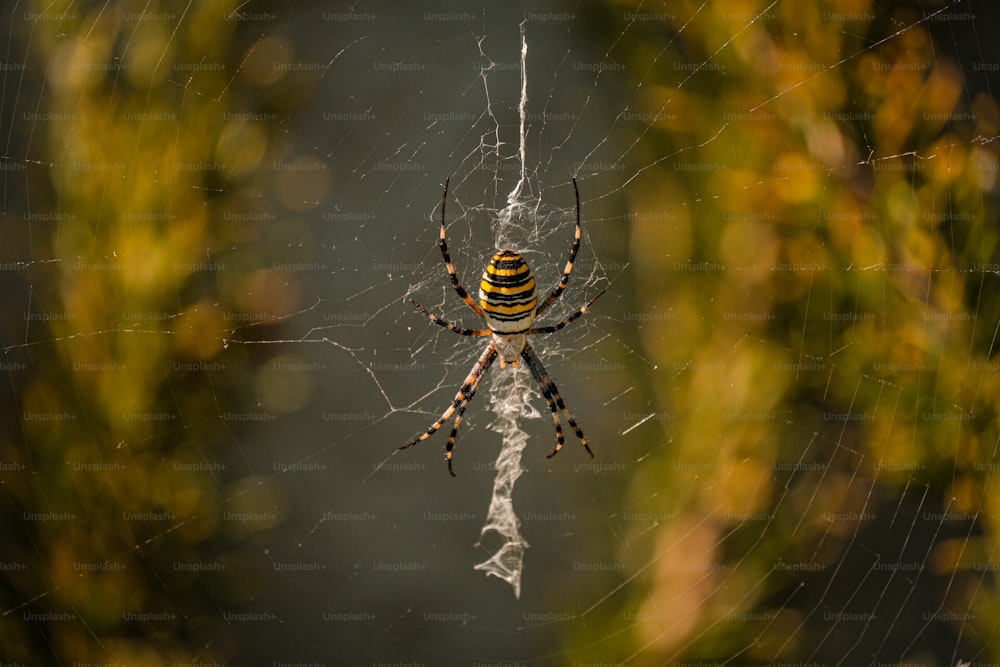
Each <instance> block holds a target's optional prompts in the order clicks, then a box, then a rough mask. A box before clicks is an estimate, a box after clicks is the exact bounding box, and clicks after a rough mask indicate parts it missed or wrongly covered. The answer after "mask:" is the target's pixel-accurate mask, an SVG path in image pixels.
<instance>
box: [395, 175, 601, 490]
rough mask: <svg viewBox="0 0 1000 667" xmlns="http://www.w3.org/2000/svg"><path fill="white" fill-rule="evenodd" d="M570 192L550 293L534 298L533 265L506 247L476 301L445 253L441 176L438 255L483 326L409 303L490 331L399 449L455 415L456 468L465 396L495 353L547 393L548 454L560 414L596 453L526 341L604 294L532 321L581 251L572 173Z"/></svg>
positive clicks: (477, 332) (559, 438)
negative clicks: (562, 263)
mask: <svg viewBox="0 0 1000 667" xmlns="http://www.w3.org/2000/svg"><path fill="white" fill-rule="evenodd" d="M573 192H574V194H575V195H576V233H575V235H574V237H573V245H572V246H570V250H569V259H568V260H567V261H566V267H565V268H564V269H563V275H562V279H561V280H560V281H559V284H558V285H556V286H555V287H554V288H553V289H552V292H551V294H549V296H548V298H546V299H545V301H543V302H542V303H541V304H539V303H538V290H537V289H536V287H535V277H534V276H533V275H532V273H531V268H530V267H529V266H528V263H527V262H525V261H524V258H523V257H521V255H520V254H518V253H517V252H515V251H513V250H510V249H508V248H505V249H503V250H501V251H499V252H498V253H496V254H495V255H493V259H491V260H490V263H489V264H487V266H486V270H485V271H483V279H482V282H480V284H479V302H478V303H476V302H475V301H473V299H472V297H471V296H469V293H468V292H466V291H465V288H464V287H462V285H461V283H460V282H459V280H458V274H457V273H456V271H455V265H454V264H453V263H452V261H451V256H450V255H449V254H448V243H447V240H446V237H445V227H444V220H445V217H444V209H445V203H446V202H447V199H448V182H447V181H445V185H444V194H442V195H441V236H440V242H439V246H440V247H441V255H442V256H443V257H444V263H445V266H446V267H447V269H448V276H449V277H450V278H451V284H452V286H453V287H454V288H455V291H456V292H457V293H458V296H459V297H461V298H462V300H463V301H465V303H466V304H467V305H468V306H469V308H471V309H472V310H473V311H474V312H475V313H476V314H477V315H479V316H480V317H481V318H483V319H484V320H485V321H486V327H487V328H485V329H465V328H462V327H458V326H455V325H454V324H451V323H450V322H447V321H445V320H443V319H442V318H440V317H438V316H437V315H434V314H432V313H431V312H429V311H428V310H427V309H426V308H424V307H423V306H421V305H420V304H419V303H417V302H416V301H414V302H413V303H414V305H416V307H417V308H419V309H420V311H421V312H422V313H424V315H426V316H427V317H428V318H430V320H431V322H434V323H435V324H437V325H440V326H442V327H444V328H446V329H448V330H450V331H454V332H455V333H457V334H460V335H462V336H489V337H490V342H489V344H488V345H487V346H486V349H485V350H484V351H483V353H482V355H480V357H479V359H478V360H477V361H476V365H475V366H473V367H472V371H471V372H470V373H469V376H468V377H467V378H466V379H465V382H463V383H462V386H461V387H460V388H459V390H458V393H457V394H456V395H455V398H454V400H453V401H452V402H451V405H450V406H449V407H448V409H447V410H445V411H444V414H442V415H441V417H440V418H439V419H438V420H437V421H436V422H434V423H433V424H431V426H430V428H428V429H427V431H425V432H424V433H423V434H422V435H420V436H419V437H417V438H415V439H413V440H411V441H410V442H408V443H406V444H405V445H403V446H402V447H400V449H406V448H407V447H412V446H413V445H415V444H417V443H418V442H421V441H422V440H426V439H427V438H429V437H430V436H431V435H433V434H434V433H435V432H436V431H437V430H438V429H440V428H441V426H442V425H444V423H445V422H446V421H448V419H450V418H451V416H452V415H453V414H454V415H455V423H454V425H453V426H452V429H451V435H450V436H449V438H448V444H447V446H446V450H447V460H448V472H450V473H451V474H452V475H454V474H455V473H454V472H453V471H452V469H451V456H452V450H453V449H454V447H455V437H456V436H457V435H458V428H459V426H461V424H462V414H463V413H464V412H465V408H466V407H468V405H469V401H471V400H472V397H473V396H475V394H476V390H477V389H478V388H479V383H480V381H481V380H482V379H483V376H484V375H485V374H486V371H487V369H489V367H490V366H491V365H492V364H493V362H494V361H496V360H497V358H499V359H500V367H501V368H506V366H507V364H511V365H512V366H514V367H517V365H518V363H519V362H520V360H521V359H524V361H525V363H526V364H527V366H528V369H529V370H530V371H531V375H532V377H534V378H535V381H536V382H537V383H538V387H539V389H540V390H541V392H542V396H544V397H545V400H546V402H547V403H548V404H549V409H550V410H551V411H552V421H553V423H554V425H555V429H556V446H555V449H553V450H552V453H551V454H549V456H550V457H552V456H555V455H556V453H558V452H559V450H560V449H562V447H563V442H564V439H563V432H562V422H561V420H560V417H559V415H560V414H562V416H563V417H564V418H565V419H566V422H567V423H568V424H569V425H570V427H571V428H572V429H573V432H574V433H576V437H578V438H579V439H580V443H581V444H582V445H583V446H584V448H585V449H586V450H587V453H588V454H590V455H591V456H593V455H594V453H593V452H591V451H590V447H589V446H587V439H586V438H585V437H584V436H583V431H582V430H580V427H579V426H577V424H576V421H575V420H574V419H573V415H571V414H570V412H569V409H568V408H567V407H566V404H565V403H563V400H562V397H561V396H560V395H559V390H558V389H557V388H556V385H555V382H553V381H552V378H551V377H550V376H549V373H548V371H546V370H545V367H544V366H543V365H542V362H541V360H540V359H539V358H538V355H536V354H535V351H534V350H533V349H532V347H531V344H530V343H529V342H528V336H531V335H533V334H548V333H553V332H555V331H559V330H560V329H562V328H563V327H565V326H566V325H567V324H569V323H570V322H572V321H573V320H575V319H577V318H578V317H580V316H581V315H583V314H584V313H586V312H587V309H588V308H589V307H590V305H591V304H592V303H594V301H596V300H597V298H598V297H599V296H601V294H603V293H604V292H603V291H602V292H600V293H599V294H598V295H597V296H595V297H594V298H593V299H591V300H590V301H588V302H587V303H586V304H584V305H583V306H582V307H581V308H580V309H579V310H577V311H576V312H574V313H573V314H572V315H570V316H569V317H567V318H566V319H564V320H562V321H561V322H559V323H557V324H553V325H551V326H546V327H532V326H531V325H532V324H534V322H535V318H536V317H537V316H538V315H541V314H542V312H544V311H545V310H546V309H547V308H548V307H549V306H551V305H552V304H553V303H555V301H556V299H558V298H559V297H560V296H562V293H563V290H565V289H566V285H567V284H568V283H569V276H570V273H572V271H573V262H574V261H575V260H576V253H577V252H578V251H579V250H580V191H579V190H578V189H577V187H576V179H575V178H574V179H573Z"/></svg>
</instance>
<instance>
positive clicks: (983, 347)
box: [567, 0, 1000, 665]
mask: <svg viewBox="0 0 1000 667" xmlns="http://www.w3.org/2000/svg"><path fill="white" fill-rule="evenodd" d="M937 8H938V7H933V8H931V9H932V10H933V9H937ZM650 12H652V13H654V14H656V15H657V16H658V17H659V18H658V19H657V20H645V18H644V17H645V16H646V15H648V14H649V13H650ZM658 12H659V13H658ZM922 16H923V14H921V13H919V12H918V11H916V10H915V9H913V8H910V6H909V4H908V3H890V4H889V5H888V6H886V5H885V4H878V5H876V4H875V3H871V2H867V1H865V0H849V1H848V0H845V1H840V2H830V1H826V2H819V3H776V4H772V5H768V4H767V3H760V2H734V1H731V0H730V1H727V0H710V1H709V2H700V1H699V2H683V1H682V2H671V3H669V4H665V5H663V6H662V7H657V8H656V9H653V8H651V7H650V6H649V5H648V4H646V3H639V2H620V3H617V4H616V5H613V6H610V7H608V8H607V10H606V14H604V15H603V17H602V18H601V19H600V21H599V22H598V21H595V24H597V23H600V25H601V26H602V29H606V30H607V34H609V35H613V36H614V41H615V49H614V51H613V52H611V53H609V58H610V57H613V58H614V59H615V60H616V61H620V62H623V63H624V66H625V67H624V69H625V71H627V72H629V73H632V74H633V75H634V76H636V77H641V88H640V87H639V86H638V84H639V81H638V80H636V81H634V82H633V83H634V85H635V86H636V90H638V95H636V97H635V98H634V100H633V102H632V103H630V107H629V111H630V112H631V113H633V114H634V115H635V117H636V118H638V119H640V121H641V120H644V119H650V120H651V125H652V127H651V128H649V129H646V126H645V125H643V124H641V123H640V125H641V126H642V127H643V133H642V136H641V141H640V142H639V144H638V145H637V146H636V149H635V153H634V154H632V155H630V159H631V160H634V161H635V162H636V163H637V164H640V165H642V164H648V165H653V166H652V167H651V168H648V169H645V170H643V171H642V172H641V173H640V175H639V177H638V178H636V179H635V180H634V181H633V182H632V183H631V184H630V185H629V186H628V187H627V188H626V191H625V194H626V198H627V206H628V215H629V220H630V235H631V251H630V260H631V262H632V266H633V268H634V271H635V285H636V292H637V300H638V301H637V304H638V307H637V310H638V312H639V313H644V314H647V315H648V314H653V315H656V314H659V316H649V317H642V318H636V319H637V320H639V321H642V322H643V325H642V326H641V330H640V336H641V339H642V341H643V344H644V350H645V352H644V354H645V355H647V356H648V357H649V359H650V360H651V362H652V363H655V364H656V365H657V366H658V367H659V368H661V369H678V368H683V369H686V370H684V371H683V372H679V373H660V374H659V375H658V377H661V378H662V379H663V382H662V383H654V384H652V386H649V387H648V389H649V391H650V393H651V395H652V396H653V397H655V403H656V407H655V409H656V410H658V411H659V412H658V414H666V415H675V416H676V418H675V419H661V420H657V423H659V424H661V425H662V439H663V441H664V442H668V443H669V444H668V445H667V446H665V447H664V446H661V445H660V444H659V443H656V444H655V446H651V447H650V448H649V450H651V451H655V452H658V456H657V457H655V458H649V459H644V465H643V466H642V467H641V468H640V469H638V471H637V475H636V477H635V479H634V481H633V484H632V487H631V490H630V493H629V498H627V499H626V500H625V504H624V506H625V507H626V508H628V509H629V510H631V511H633V512H643V513H650V515H652V516H661V517H669V518H668V519H667V520H664V521H661V522H660V523H659V526H658V527H657V528H655V529H653V530H650V529H649V527H648V526H647V525H645V524H643V525H642V527H641V528H636V527H634V526H630V527H629V528H623V530H624V531H625V532H626V533H627V534H628V537H627V539H624V540H623V542H622V548H621V551H620V553H619V555H618V558H619V559H620V560H621V561H622V562H624V563H627V567H626V568H625V571H626V572H635V571H638V572H641V574H640V576H639V577H638V579H636V580H634V581H631V582H630V584H631V586H630V587H629V590H631V591H632V593H633V594H632V596H631V598H630V599H624V597H622V599H620V601H619V606H617V607H616V606H615V605H612V604H608V605H604V606H601V607H599V608H597V609H595V610H594V611H593V614H592V615H599V616H598V623H597V625H598V626H600V627H619V626H620V627H623V628H627V637H628V646H627V648H623V647H622V646H621V645H620V644H616V643H614V642H607V643H600V644H598V645H597V646H596V647H595V645H594V642H593V637H592V636H591V635H589V634H587V635H584V634H579V635H577V634H574V635H573V640H572V642H571V644H572V645H574V646H579V647H581V648H580V649H579V650H578V651H576V652H575V653H571V655H570V656H569V660H570V661H573V660H575V661H577V662H587V661H591V662H600V661H607V662H614V661H617V660H622V658H623V657H624V656H626V655H629V656H632V657H633V658H634V659H635V662H634V664H642V665H664V664H715V663H714V662H713V661H726V664H775V663H793V664H797V663H796V661H802V660H813V661H817V660H818V661H819V662H820V663H822V664H833V663H836V662H838V660H842V659H844V658H845V657H846V656H848V655H853V656H855V657H857V659H858V660H862V659H864V660H870V659H872V656H879V657H880V658H881V657H889V656H890V655H893V656H895V657H896V658H897V659H903V658H907V659H911V660H915V661H917V663H918V664H924V665H932V664H936V665H940V664H949V663H948V662H947V660H948V659H949V656H951V653H950V652H951V651H952V650H953V647H954V646H955V645H956V643H958V644H959V645H961V646H962V647H963V648H965V649H967V650H968V651H969V652H970V653H969V655H979V656H980V658H981V659H985V658H984V656H989V659H991V660H993V661H996V660H1000V642H998V641H997V638H996V632H995V626H994V623H995V619H996V618H997V615H998V612H1000V610H998V609H997V603H996V600H997V599H998V596H997V591H996V587H995V585H994V583H993V580H992V577H990V576H989V575H986V574H984V572H983V570H984V568H983V567H982V565H983V564H984V563H988V562H989V561H990V560H995V558H996V550H997V534H996V531H995V529H994V527H993V525H992V519H991V517H994V516H996V515H997V510H998V509H1000V508H998V507H997V504H998V502H1000V496H998V494H997V493H996V492H995V491H994V488H993V485H992V483H993V482H994V481H995V480H996V473H995V472H991V471H993V470H996V469H997V463H998V461H997V458H996V455H997V450H996V442H997V435H998V433H997V423H996V407H995V406H996V405H997V404H998V401H1000V394H998V390H1000V386H998V380H997V377H998V376H997V373H996V370H995V364H994V363H993V362H991V357H992V355H993V354H994V353H995V347H996V344H995V334H996V321H997V315H998V314H1000V311H998V306H1000V293H998V292H997V291H996V289H995V285H996V275H997V270H996V269H995V268H991V267H996V262H997V232H998V230H997V225H996V220H997V211H996V207H995V201H994V200H993V199H992V198H991V196H990V193H991V192H992V191H995V187H996V183H995V179H996V173H997V171H996V167H997V164H998V151H997V145H996V143H995V138H996V137H997V134H998V128H1000V123H998V118H1000V115H998V107H997V100H995V99H994V98H992V97H990V96H989V95H988V94H987V93H986V92H979V93H974V94H967V88H966V86H965V82H964V81H963V72H962V63H959V62H957V61H956V60H955V59H954V58H952V57H949V56H947V55H945V54H943V53H942V52H941V50H940V48H939V47H938V46H936V45H935V44H934V41H933V38H932V35H931V32H930V28H931V23H930V22H920V19H921V18H922ZM630 17H632V19H630ZM636 17H638V18H636ZM902 27H905V28H906V29H905V30H901V28H902ZM966 28H967V29H969V30H971V29H972V26H971V25H968V26H966ZM956 39H957V40H961V39H962V38H961V36H959V37H956ZM966 66H968V64H966ZM663 285H667V286H669V288H668V289H662V286H663ZM647 287H648V289H647ZM633 453H634V454H635V455H636V456H641V455H643V454H645V452H633ZM922 513H928V515H929V519H928V520H924V519H922V518H921V514H922ZM945 513H948V514H947V515H948V516H956V517H971V516H976V517H978V519H977V521H976V527H975V529H974V530H973V529H970V528H968V527H967V526H966V527H965V528H962V526H963V525H966V524H967V523H968V522H965V523H963V522H961V521H959V522H957V523H956V522H950V521H949V520H948V519H943V520H942V519H941V518H940V517H941V516H942V515H945ZM893 519H895V522H893ZM633 523H634V522H633ZM949 526H956V528H954V529H951V528H949ZM970 531H971V536H970ZM911 550H912V553H911ZM913 560H917V561H921V560H922V561H923V565H924V568H925V569H923V570H922V571H921V572H918V573H916V574H914V573H912V572H911V573H909V574H907V573H905V572H903V571H901V570H899V569H898V568H901V567H903V565H898V564H899V563H900V562H904V561H905V563H904V565H905V564H910V561H913ZM976 563H978V564H979V567H977V566H976V565H975V564H976ZM875 564H880V565H879V566H878V567H882V568H883V569H882V570H879V569H878V567H877V566H876V565H875ZM893 564H897V571H896V576H895V580H894V581H888V580H887V579H886V577H888V575H886V577H881V576H880V575H879V574H877V573H878V572H883V573H884V572H886V571H887V569H888V570H891V568H892V567H893ZM986 569H988V568H986ZM917 574H920V576H919V577H918V576H917ZM866 579H868V580H869V581H868V582H867V583H866V582H865V580H866ZM913 582H916V583H913ZM883 585H884V586H885V587H884V588H882V587H883ZM900 588H902V589H903V590H902V591H900V590H897V589H900ZM845 610H846V611H845ZM866 612H867V613H870V614H872V615H873V616H872V619H868V621H867V622H862V623H858V622H846V623H838V622H836V621H837V619H838V618H840V617H838V616H837V614H845V613H856V614H864V613H866ZM831 613H832V614H834V615H833V616H829V614H831ZM948 613H952V614H954V617H953V619H954V622H951V621H948V620H947V619H945V620H943V621H941V622H940V623H939V622H938V621H937V620H936V619H937V618H939V616H934V615H933V614H939V615H940V614H948ZM925 614H931V616H930V617H928V616H924V615H925ZM844 618H851V617H850V616H845V617H844ZM857 618H863V617H860V616H859V617H857ZM970 618H971V619H973V620H971V621H969V619H970ZM928 619H930V620H928ZM588 625H589V624H588ZM928 626H933V627H934V628H935V630H934V632H933V633H927V634H934V636H937V637H938V638H939V641H938V646H937V648H938V649H939V650H940V651H942V652H943V654H941V655H938V654H936V653H935V650H934V648H933V646H932V644H931V643H930V640H923V641H921V640H919V639H918V638H919V637H921V636H922V635H923V633H924V632H925V631H926V630H927V627H928ZM940 626H947V627H950V631H945V632H944V635H945V636H948V634H949V632H950V637H951V639H948V640H945V641H940V637H941V635H940V634H939V632H940V630H939V629H938V628H939V627H940ZM890 636H898V637H903V640H902V644H901V645H900V646H897V645H896V642H892V641H889V640H888V639H887V638H888V637H890ZM959 637H961V640H959V639H958V638H959ZM880 642H881V644H880ZM907 642H909V645H908V646H907ZM602 647H603V650H604V651H605V653H603V654H602V653H601V648H602ZM855 650H856V651H857V653H851V651H855ZM894 651H899V654H898V655H896V654H895V653H893V652H894ZM983 652H985V653H983ZM675 661H676V662H675ZM852 662H856V661H855V660H853V659H848V663H852ZM567 664H570V663H569V662H567ZM629 664H633V663H631V662H630V663H629ZM838 664H839V663H838ZM857 664H862V663H861V662H857Z"/></svg>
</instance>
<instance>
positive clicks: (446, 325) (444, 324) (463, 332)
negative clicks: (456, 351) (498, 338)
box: [410, 299, 493, 336]
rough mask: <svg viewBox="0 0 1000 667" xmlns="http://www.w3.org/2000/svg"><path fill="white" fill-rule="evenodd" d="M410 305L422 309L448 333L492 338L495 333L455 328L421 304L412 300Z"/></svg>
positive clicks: (485, 330)
mask: <svg viewBox="0 0 1000 667" xmlns="http://www.w3.org/2000/svg"><path fill="white" fill-rule="evenodd" d="M410 303H412V304H413V305H414V306H416V307H417V308H419V309H420V312H421V313H423V314H424V315H426V316H427V318H428V319H429V320H430V321H431V322H433V323H434V324H436V325H438V326H440V327H444V328H445V329H447V330H448V331H454V332H455V333H457V334H458V335H460V336H491V335H493V332H492V331H490V330H489V329H465V328H463V327H459V326H455V325H454V324H452V323H451V322H449V321H447V320H445V319H444V318H441V317H438V316H437V315H435V314H434V313H432V312H430V311H429V310H427V309H426V308H424V307H423V306H421V305H420V304H419V303H417V302H416V301H414V300H413V299H410Z"/></svg>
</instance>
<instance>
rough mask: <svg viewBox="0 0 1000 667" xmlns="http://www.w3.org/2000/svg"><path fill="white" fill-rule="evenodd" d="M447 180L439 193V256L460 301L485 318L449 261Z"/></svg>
mask: <svg viewBox="0 0 1000 667" xmlns="http://www.w3.org/2000/svg"><path fill="white" fill-rule="evenodd" d="M449 181H451V179H450V178H449V179H447V180H445V182H444V194H442V195H441V236H440V239H441V240H440V243H438V245H439V246H440V247H441V256H442V257H444V265H445V267H446V268H447V269H448V277H450V278H451V285H452V287H454V288H455V291H456V292H458V296H460V297H461V298H462V301H464V302H465V303H466V304H467V305H468V306H469V308H471V309H472V310H474V311H475V313H476V315H479V317H483V318H485V316H484V315H483V309H482V308H480V307H479V304H478V303H476V302H475V301H474V300H473V299H472V297H471V296H469V293H468V292H466V291H465V288H464V287H462V284H461V283H459V282H458V273H457V272H456V271H455V265H454V264H453V263H452V261H451V255H449V254H448V242H447V241H446V240H445V232H444V205H445V202H447V200H448V183H449Z"/></svg>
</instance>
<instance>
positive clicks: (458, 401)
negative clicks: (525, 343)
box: [400, 341, 497, 477]
mask: <svg viewBox="0 0 1000 667" xmlns="http://www.w3.org/2000/svg"><path fill="white" fill-rule="evenodd" d="M496 358H497V348H496V345H494V344H493V341H490V344H489V345H487V346H486V350H484V351H483V354H482V355H481V356H480V357H479V359H478V360H477V361H476V365H475V366H473V367H472V371H471V372H470V373H469V376H468V377H467V378H465V382H463V383H462V386H461V387H459V389H458V393H457V394H455V398H454V399H453V400H452V402H451V405H449V406H448V409H447V410H445V411H444V413H443V414H442V415H441V417H440V418H438V420H437V421H436V422H434V423H433V424H431V426H430V428H428V429H427V430H426V431H425V432H424V433H423V434H422V435H421V436H420V437H418V438H414V439H413V440H411V441H410V442H408V443H406V444H405V445H403V446H402V447H400V449H407V448H409V447H412V446H413V445H415V444H417V443H418V442H423V441H424V440H426V439H427V438H429V437H431V436H432V435H434V433H436V432H437V431H438V430H439V429H440V428H441V427H442V426H443V425H444V423H445V422H446V421H448V419H450V418H451V416H452V415H453V414H455V413H456V411H457V413H458V414H457V416H456V417H455V424H454V427H453V428H452V430H451V437H449V438H448V445H447V454H446V457H447V460H448V472H449V473H451V476H452V477H454V476H455V473H454V472H452V470H451V452H452V449H454V447H455V438H456V436H457V435H458V427H459V426H461V425H462V414H463V413H464V412H465V408H466V407H467V406H468V405H469V401H471V400H472V398H473V396H475V395H476V389H478V388H479V382H480V381H481V380H482V379H483V375H485V374H486V371H487V370H488V369H489V367H490V366H491V365H492V364H493V361H494V360H495V359H496Z"/></svg>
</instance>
